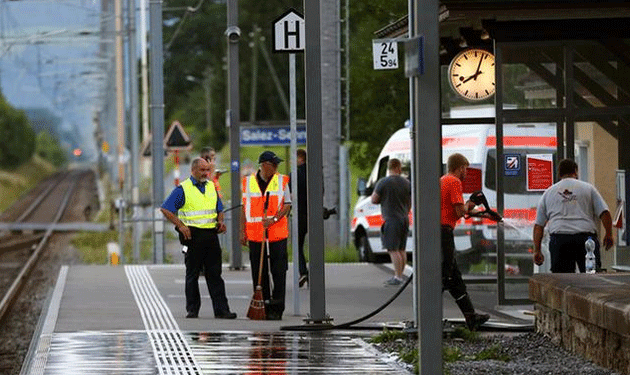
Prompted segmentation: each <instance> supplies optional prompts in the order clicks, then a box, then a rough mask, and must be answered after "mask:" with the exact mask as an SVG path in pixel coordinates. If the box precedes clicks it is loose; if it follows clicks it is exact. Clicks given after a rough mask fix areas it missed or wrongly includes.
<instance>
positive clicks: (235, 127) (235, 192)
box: [225, 0, 243, 269]
mask: <svg viewBox="0 0 630 375" xmlns="http://www.w3.org/2000/svg"><path fill="white" fill-rule="evenodd" d="M225 35H226V36H227V41H228V61H227V64H228V110H227V118H226V124H227V126H228V127H229V134H230V171H231V175H230V183H231V184H232V186H231V197H232V202H231V203H232V206H236V205H238V204H240V202H241V165H240V164H241V163H240V158H241V157H240V124H241V115H240V111H241V109H240V108H241V107H240V97H239V87H238V85H239V76H238V66H239V63H238V42H239V40H240V39H241V30H240V29H239V28H238V0H228V2H227V30H226V31H225ZM231 234H232V256H231V265H230V267H231V268H232V269H241V268H242V263H243V262H242V259H241V258H242V255H241V239H240V234H241V210H239V209H236V210H232V233H231Z"/></svg>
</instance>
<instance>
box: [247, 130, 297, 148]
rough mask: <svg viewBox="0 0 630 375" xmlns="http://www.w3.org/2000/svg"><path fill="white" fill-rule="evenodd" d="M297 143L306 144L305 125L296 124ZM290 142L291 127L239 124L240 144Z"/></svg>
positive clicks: (273, 144)
mask: <svg viewBox="0 0 630 375" xmlns="http://www.w3.org/2000/svg"><path fill="white" fill-rule="evenodd" d="M296 139H297V144H300V145H304V144H306V125H298V126H297V132H296ZM289 144H291V127H290V126H289V125H286V126H284V125H282V126H241V146H254V145H257V146H285V145H289Z"/></svg>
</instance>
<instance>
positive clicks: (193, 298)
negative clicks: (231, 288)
mask: <svg viewBox="0 0 630 375" xmlns="http://www.w3.org/2000/svg"><path fill="white" fill-rule="evenodd" d="M189 228H190V232H191V239H190V240H188V241H184V244H185V245H186V246H188V251H187V252H186V255H185V258H184V261H185V263H186V311H187V312H189V313H195V314H196V313H198V312H199V308H200V307H201V297H200V295H199V274H200V273H201V269H202V267H203V272H204V276H205V279H206V285H207V286H208V292H209V293H210V298H211V299H212V308H213V309H214V315H215V316H217V315H223V314H226V313H228V312H229V311H230V308H229V306H228V301H227V297H226V295H225V283H224V282H223V278H222V277H221V270H222V259H221V245H220V244H219V237H218V235H217V230H216V229H200V228H195V227H189Z"/></svg>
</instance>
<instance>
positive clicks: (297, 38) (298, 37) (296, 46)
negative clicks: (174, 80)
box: [272, 9, 306, 316]
mask: <svg viewBox="0 0 630 375" xmlns="http://www.w3.org/2000/svg"><path fill="white" fill-rule="evenodd" d="M272 30H273V32H272V33H273V41H274V44H273V51H274V52H288V53H289V122H290V124H291V191H293V192H294V194H295V195H294V197H296V198H297V156H296V153H297V111H296V103H295V101H296V99H295V97H296V95H295V53H296V52H303V51H304V44H305V43H306V33H305V26H304V17H302V15H301V14H299V13H298V12H297V11H295V10H294V9H289V10H288V11H287V12H285V13H284V14H282V15H281V16H280V17H278V18H277V19H276V20H275V21H274V22H273V25H272ZM294 207H295V214H293V216H292V221H291V238H292V239H293V240H292V241H291V246H292V253H293V315H296V316H298V315H300V286H299V277H300V271H299V254H298V252H299V248H298V241H296V240H295V239H297V238H298V236H299V234H298V209H299V208H298V207H299V205H298V204H294Z"/></svg>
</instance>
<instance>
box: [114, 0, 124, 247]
mask: <svg viewBox="0 0 630 375" xmlns="http://www.w3.org/2000/svg"><path fill="white" fill-rule="evenodd" d="M114 18H115V21H114V22H115V30H116V37H115V42H116V125H117V129H118V185H119V186H118V187H119V190H120V196H121V198H122V196H123V194H124V191H123V186H124V181H125V164H124V163H123V156H124V152H125V95H124V89H125V85H124V81H123V78H124V77H123V30H122V29H123V27H122V23H123V22H122V21H123V20H122V0H114ZM120 209H122V207H121V208H120ZM120 250H121V255H122V249H120Z"/></svg>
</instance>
